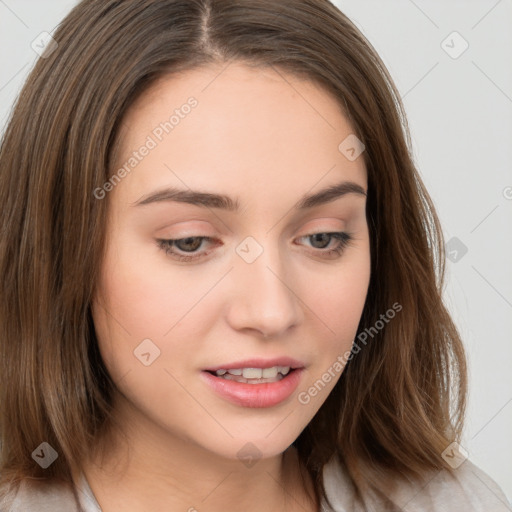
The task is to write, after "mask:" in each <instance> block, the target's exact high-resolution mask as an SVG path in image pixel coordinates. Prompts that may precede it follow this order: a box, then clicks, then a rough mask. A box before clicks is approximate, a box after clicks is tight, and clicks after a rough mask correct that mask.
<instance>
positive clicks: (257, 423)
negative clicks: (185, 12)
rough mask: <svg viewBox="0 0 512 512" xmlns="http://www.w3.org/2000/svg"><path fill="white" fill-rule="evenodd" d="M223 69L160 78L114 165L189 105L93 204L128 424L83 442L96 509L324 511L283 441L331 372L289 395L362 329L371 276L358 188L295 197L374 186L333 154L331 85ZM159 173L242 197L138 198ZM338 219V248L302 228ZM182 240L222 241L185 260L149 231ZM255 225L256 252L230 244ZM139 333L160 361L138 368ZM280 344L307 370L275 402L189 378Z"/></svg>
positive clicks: (106, 351) (333, 227)
mask: <svg viewBox="0 0 512 512" xmlns="http://www.w3.org/2000/svg"><path fill="white" fill-rule="evenodd" d="M223 68H224V66H223V67H204V68H200V69H196V70H193V71H188V72H186V73H182V74H180V75H174V76H169V77H166V78H165V79H162V80H160V81H159V82H158V83H157V84H155V85H154V86H153V87H152V89H150V90H149V91H146V92H145V93H144V94H143V95H142V96H141V97H140V98H139V99H138V101H137V102H136V103H134V104H133V105H132V106H131V108H130V110H129V111H128V113H127V115H126V116H125V119H124V120H123V125H122V130H121V132H120V141H121V146H120V147H121V151H120V153H119V155H120V156H119V158H118V160H117V162H116V165H119V166H121V165H123V163H124V162H125V161H126V160H127V158H129V156H130V154H131V152H132V151H134V150H136V149H137V148H140V146H141V145H142V144H144V141H145V140H146V139H147V136H148V135H149V134H151V132H152V130H153V129H154V128H155V126H157V125H159V123H161V122H162V121H164V120H166V119H167V118H168V117H169V114H166V113H168V112H172V111H173V110H174V109H176V108H179V107H180V106H181V105H183V104H184V103H186V101H187V98H189V97H190V96H194V97H195V98H196V99H197V100H198V106H197V107H196V108H195V109H192V111H191V113H190V114H189V115H188V116H186V117H184V119H182V120H180V123H179V125H178V126H176V127H175V128H174V130H173V131H172V132H171V133H170V134H168V135H166V136H165V137H164V138H163V140H162V141H161V142H160V143H159V144H158V146H157V147H156V148H155V149H153V150H152V151H151V152H150V153H149V154H148V155H147V156H146V157H145V158H144V159H143V160H142V161H141V162H140V163H139V164H138V165H137V166H136V167H135V168H134V169H133V171H132V172H131V173H129V174H128V175H127V176H126V177H125V178H123V179H122V180H121V182H120V183H119V184H117V185H116V186H115V187H114V189H113V190H112V191H110V192H109V194H108V197H107V198H106V199H103V200H108V201H109V222H108V229H107V232H108V236H107V247H106V252H105V257H104V260H103V263H102V269H101V277H100V280H99V282H98V283H97V292H96V297H95V300H94V303H93V317H94V323H95V328H96V332H97V336H98V343H99V347H100V351H101V354H102V357H103V359H104V361H105V364H106V366H107V369H108V371H109V373H110V374H111V376H112V378H113V380H114V382H115V383H116V385H117V388H118V393H117V394H116V397H115V407H114V411H115V417H116V419H117V420H118V422H119V424H120V425H121V428H122V431H121V430H120V431H112V432H110V435H109V437H108V441H106V442H105V443H104V445H105V451H104V453H103V454H102V456H100V455H99V452H98V453H94V454H91V458H90V460H88V461H85V463H84V466H83V470H84V473H85V476H86V478H87V480H88V482H89V484H90V486H91V489H92V490H93V492H94V494H95V496H96V498H97V500H98V502H99V504H100V506H101V507H102V509H103V511H104V512H113V511H117V510H124V511H128V512H130V511H133V512H135V511H137V512H142V511H163V510H183V511H187V510H189V511H190V512H191V511H193V510H197V511H201V510H208V511H209V512H220V511H225V510H233V506H234V504H236V507H237V508H238V509H239V510H244V511H246V512H252V511H256V510H258V511H261V510H269V511H277V510H279V511H281V512H282V511H283V510H300V507H303V508H304V510H317V507H318V504H317V503H312V502H310V501H308V500H307V496H306V491H307V489H308V488H309V490H311V487H310V482H307V485H306V486H304V485H303V484H302V483H301V481H300V478H299V473H298V463H297V459H296V453H295V451H294V449H293V448H290V445H291V444H292V442H293V441H294V440H295V439H296V438H297V437H298V435H299V434H300V432H301V431H302V430H303V429H304V428H305V427H306V425H307V424H308V423H309V421H310V420H311V419H312V417H313V416H314V415H315V413H316V412H317V410H318V409H319V408H320V406H321V405H322V403H323V402H324V401H325V399H326V398H327V396H328V394H329V392H330V390H331V389H332V388H333V387H334V385H335V383H336V382H337V380H338V378H339V376H340V374H341V371H339V372H336V376H335V378H333V379H332V380H331V381H330V382H329V383H328V384H326V385H325V387H324V389H322V391H320V392H319V393H318V394H317V395H316V396H315V397H312V398H311V400H310V401H309V403H307V404H301V403H300V402H299V401H298V394H299V393H300V392H301V391H304V390H307V389H308V388H309V387H310V386H311V385H312V384H313V383H314V382H315V381H317V379H319V378H320V377H321V376H322V374H323V373H324V372H325V371H326V370H327V369H328V368H329V367H332V366H333V363H334V362H335V361H336V360H337V358H338V356H340V355H341V354H343V353H345V352H346V351H347V350H350V348H351V346H352V343H353V340H354V338H355V336H356V334H357V332H356V331H357V326H358V323H359V319H360V316H361V313H362V310H363V306H364V302H365V299H366V294H367V291H368V284H369V279H370V246H369V234H368V226H367V221H366V216H365V205H366V197H365V196H364V195H357V194H354V193H351V194H347V195H344V196H343V197H340V198H338V199H335V200H332V201H331V202H328V203H326V204H323V205H320V206H318V207H314V208H310V209H308V210H305V211H301V212H296V211H294V210H293V208H292V206H293V205H294V204H295V203H296V202H297V201H298V200H299V198H301V197H302V196H303V195H304V194H306V193H313V192H316V191H318V190H320V189H321V188H323V187H326V186H328V185H333V184H337V183H339V182H341V181H344V180H350V181H353V182H356V183H358V184H359V185H360V186H361V187H363V188H364V190H367V175H366V168H365V165H364V161H363V158H362V157H361V158H357V159H356V160H354V161H350V160H348V159H347V158H346V157H345V156H344V155H343V154H342V153H341V152H340V151H339V150H338V145H339V144H340V142H341V141H343V140H344V139H345V138H346V137H347V136H348V135H350V134H351V133H353V129H352V128H351V126H350V124H349V123H348V121H347V119H346V118H345V116H344V115H343V112H342V111H341V109H340V107H339V105H338V103H337V102H336V100H335V98H334V97H332V96H331V95H330V94H329V93H327V92H326V91H325V90H324V89H322V88H320V87H319V86H318V85H315V84H313V83H312V82H309V81H304V80H300V79H298V78H296V77H293V76H291V75H289V74H286V73H283V72H281V71H280V72H279V73H278V72H276V70H273V69H270V68H269V69H265V70H263V69H255V68H249V67H247V66H245V65H243V64H241V63H231V64H230V65H229V66H228V67H227V68H226V69H224V70H223ZM221 71H222V72H221ZM116 168H117V167H116ZM164 186H175V187H180V188H182V189H187V188H192V189H197V190H201V191H209V192H215V193H222V194H227V195H229V196H231V197H232V198H233V199H235V198H236V199H238V201H239V203H240V206H241V209H240V211H239V212H237V213H236V212H229V211H225V210H221V209H217V208H209V209H208V208H204V207H200V206H196V205H190V204H185V203H178V202H173V201H162V202H157V203H152V204H147V205H142V206H141V205H139V206H134V203H135V202H137V201H138V200H139V199H141V198H143V197H145V196H147V195H148V194H149V193H151V192H153V191H155V190H157V189H159V188H161V187H164ZM333 231H336V232H337V231H348V232H349V233H351V234H352V235H353V240H352V241H351V243H350V245H349V246H347V247H346V248H345V249H344V250H343V251H342V252H341V254H339V255H336V254H334V255H330V256H326V252H327V251H328V250H329V249H331V248H334V247H336V244H337V241H336V239H332V240H330V242H329V239H327V242H325V243H324V245H326V244H327V243H328V244H329V245H328V247H327V249H325V248H321V247H322V246H321V245H320V246H319V245H314V243H315V242H314V240H312V239H311V237H309V238H308V237H307V236H306V235H311V234H314V233H326V232H333ZM187 236H209V237H212V238H213V239H215V240H217V241H216V242H213V243H211V244H209V243H208V242H204V243H203V244H202V245H201V246H200V248H199V249H198V250H196V254H203V255H204V254H205V253H207V254H206V256H204V257H202V258H198V259H196V260H195V261H189V262H183V261H178V260H177V259H174V258H173V257H172V256H171V255H169V254H166V252H165V251H164V250H162V249H161V248H160V247H159V246H158V245H157V242H156V241H155V240H156V239H163V238H168V239H169V238H175V239H176V238H186V237H187ZM248 236H252V237H253V238H254V239H255V240H256V241H257V242H258V243H259V244H260V245H261V247H262V248H263V252H262V254H261V255H260V256H259V257H258V258H257V259H256V260H255V261H254V262H253V263H250V264H249V263H247V262H246V261H244V259H242V258H241V257H240V256H239V254H237V252H236V251H235V249H236V247H237V246H238V245H239V244H240V243H241V242H242V241H243V240H244V239H245V238H246V237H248ZM317 247H320V248H317ZM186 248H187V246H186V245H185V249H186ZM174 250H176V251H177V252H179V249H178V248H176V247H175V248H174ZM181 252H182V253H184V251H183V250H182V251H181ZM230 269H231V270H230ZM228 271H229V272H228ZM315 284H316V286H315ZM265 336H266V337H265ZM147 338H149V339H151V340H152V342H153V343H154V344H155V345H156V346H157V347H158V348H159V350H160V356H159V357H158V358H157V359H155V360H154V362H152V364H151V365H149V366H144V365H143V364H142V363H141V362H140V361H139V359H137V358H136V357H135V356H134V350H135V349H136V347H137V346H138V345H139V344H140V343H141V341H142V340H144V339H147ZM278 356H290V357H293V358H295V359H298V360H300V361H302V362H303V363H304V366H305V367H306V371H305V372H304V374H303V377H302V379H301V382H300V384H299V387H298V389H297V391H296V392H295V393H294V394H293V395H292V396H291V397H290V398H289V399H287V400H285V401H284V402H282V403H280V404H278V405H276V406H274V407H269V408H247V407H242V406H240V405H235V404H233V403H231V402H228V401H226V400H225V399H223V398H222V397H220V396H219V395H217V394H216V393H215V392H214V391H213V390H212V389H211V388H210V387H209V386H208V385H206V384H205V382H204V381H203V379H201V378H200V373H201V370H202V369H204V368H206V367H208V366H212V365H220V364H221V363H223V362H231V361H237V360H240V359H247V358H251V357H263V358H272V357H278ZM105 439H107V438H105ZM123 440H127V444H125V443H123ZM248 442H250V443H252V444H253V445H254V446H256V447H257V449H258V450H259V452H260V454H261V458H260V459H259V460H258V461H257V462H256V464H254V465H253V466H251V467H248V466H246V465H245V464H244V463H243V461H241V460H240V459H239V458H238V457H237V452H238V451H239V450H240V449H241V448H242V447H243V446H244V445H245V444H246V443H248ZM127 448H129V450H127ZM298 505H300V507H299V506H298Z"/></svg>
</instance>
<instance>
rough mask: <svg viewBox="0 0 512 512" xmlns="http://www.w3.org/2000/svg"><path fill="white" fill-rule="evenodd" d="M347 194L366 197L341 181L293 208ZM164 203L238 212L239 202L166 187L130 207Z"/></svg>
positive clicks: (299, 208) (203, 193)
mask: <svg viewBox="0 0 512 512" xmlns="http://www.w3.org/2000/svg"><path fill="white" fill-rule="evenodd" d="M347 194H357V195H360V196H364V197H366V191H365V190H364V188H363V187H361V185H359V184H357V183H355V182H353V181H343V182H341V183H337V184H335V185H330V186H328V187H326V188H323V189H322V190H320V191H318V192H315V193H314V194H306V195H304V196H303V197H302V198H301V199H299V201H297V203H295V205H294V208H295V209H296V210H305V209H307V208H313V207H315V206H320V205H322V204H325V203H329V202H331V201H334V200H335V199H338V198H340V197H343V196H346V195H347ZM164 201H176V202H179V203H187V204H192V205H195V206H200V207H204V208H219V209H222V210H227V211H230V212H237V211H239V210H240V202H239V201H238V199H236V198H235V199H233V198H231V197H229V196H227V195H224V194H214V193H211V192H201V191H199V190H192V189H188V190H183V189H179V188H175V187H166V188H164V189H161V190H157V191H155V192H152V193H150V194H148V195H145V196H142V197H141V198H140V199H139V200H137V201H135V202H134V203H132V206H142V205H147V204H152V203H160V202H164Z"/></svg>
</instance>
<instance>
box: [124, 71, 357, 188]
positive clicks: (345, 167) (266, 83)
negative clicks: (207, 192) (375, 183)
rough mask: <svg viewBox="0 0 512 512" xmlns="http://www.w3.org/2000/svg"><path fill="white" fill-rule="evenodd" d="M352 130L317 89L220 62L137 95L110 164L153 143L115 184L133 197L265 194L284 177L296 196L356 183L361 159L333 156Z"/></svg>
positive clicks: (307, 83) (294, 79)
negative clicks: (162, 188)
mask: <svg viewBox="0 0 512 512" xmlns="http://www.w3.org/2000/svg"><path fill="white" fill-rule="evenodd" d="M191 98H193V103H194V104H195V106H194V107H190V106H188V105H190V104H192V103H191ZM170 121H172V122H170ZM352 133H353V128H352V127H351V125H350V123H349V121H348V120H347V119H346V117H345V116H344V114H343V112H342V109H341V107H340V104H339V102H338V101H337V99H336V98H335V97H334V96H333V95H332V94H330V93H329V92H328V91H327V90H325V89H324V88H322V87H321V86H319V85H318V84H316V83H314V82H312V81H308V80H304V79H301V78H297V77H295V76H294V75H290V74H288V73H286V72H284V71H282V70H279V69H277V68H255V67H249V66H247V65H244V64H240V63H230V64H224V65H222V66H209V67H202V68H199V69H195V70H190V71H186V72H182V73H178V74H173V75H168V76H166V77H163V78H161V79H160V80H158V81H157V82H156V83H155V84H153V86H152V87H151V88H150V89H148V90H147V91H145V92H144V93H143V94H142V95H141V96H140V97H139V98H138V100H137V101H136V102H135V103H134V104H133V105H132V106H131V107H130V109H129V110H128V112H127V114H126V116H125V118H124V119H123V122H122V126H121V130H120V133H119V136H120V152H119V154H118V158H117V159H116V165H117V166H122V165H123V164H125V163H126V162H127V160H128V158H129V157H130V155H132V154H133V151H136V150H137V149H138V148H140V147H142V146H143V145H145V144H146V143H147V141H148V140H149V139H151V140H152V141H153V142H154V144H152V145H154V146H155V147H154V148H152V149H151V151H150V152H149V154H147V156H145V157H144V159H143V160H142V161H141V162H138V163H137V166H136V167H135V168H134V171H133V172H131V173H130V174H131V175H130V177H129V179H128V180H126V181H127V182H129V183H130V184H129V185H127V186H126V187H124V188H125V189H126V191H127V192H128V193H131V194H132V195H133V194H135V195H137V194H138V195H139V196H140V195H141V194H142V193H144V192H147V191H148V190H149V188H150V187H151V186H153V185H161V184H180V185H181V186H183V185H186V186H189V187H192V188H197V187H198V186H203V187H204V188H208V189H214V188H217V189H218V187H219V185H218V184H219V182H221V183H222V184H223V187H224V188H225V187H226V186H227V187H229V188H230V189H239V190H240V191H241V192H242V190H243V189H244V188H245V189H247V188H248V186H250V188H251V190H253V191H256V190H257V189H258V186H259V185H260V186H261V187H262V189H261V192H265V184H266V185H269V184H272V185H273V186H274V187H279V185H282V186H283V187H285V188H290V178H292V179H293V182H294V183H293V186H294V185H296V186H297V187H298V188H300V189H301V190H302V191H303V189H304V188H307V189H309V188H311V187H312V186H314V184H315V182H318V181H319V180H320V179H322V177H323V176H326V175H327V174H328V175H329V176H328V178H329V179H328V181H330V182H334V181H336V182H337V181H339V179H340V178H342V179H343V178H345V179H351V180H353V181H354V180H357V179H359V181H360V183H361V184H364V183H366V170H365V167H364V162H363V158H358V159H356V160H355V161H350V160H348V159H347V158H346V157H345V156H344V154H342V153H341V152H340V150H339V145H340V143H341V142H342V141H343V140H344V139H346V137H347V136H349V135H351V134H352ZM160 139H161V140H160ZM177 180H178V181H177ZM179 181H181V183H179ZM323 184H324V185H325V184H328V183H327V182H326V183H323ZM293 186H292V188H293Z"/></svg>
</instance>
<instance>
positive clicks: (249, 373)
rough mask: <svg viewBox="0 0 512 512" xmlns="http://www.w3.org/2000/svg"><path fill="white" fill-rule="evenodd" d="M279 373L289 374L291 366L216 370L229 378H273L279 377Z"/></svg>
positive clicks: (216, 372) (219, 375)
mask: <svg viewBox="0 0 512 512" xmlns="http://www.w3.org/2000/svg"><path fill="white" fill-rule="evenodd" d="M278 373H280V374H281V375H283V376H284V375H288V373H290V367H289V366H272V368H233V369H231V370H224V369H221V370H216V371H215V375H217V376H218V377H224V378H226V379H228V380H233V379H230V378H229V376H230V375H233V376H237V377H243V378H244V379H262V378H263V379H273V378H275V377H277V375H278Z"/></svg>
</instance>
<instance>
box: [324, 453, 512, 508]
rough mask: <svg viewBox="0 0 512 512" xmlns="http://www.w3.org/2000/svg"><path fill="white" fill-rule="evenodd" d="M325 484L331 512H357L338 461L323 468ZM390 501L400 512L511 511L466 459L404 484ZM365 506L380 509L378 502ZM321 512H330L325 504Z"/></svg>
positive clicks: (489, 481) (497, 490)
mask: <svg viewBox="0 0 512 512" xmlns="http://www.w3.org/2000/svg"><path fill="white" fill-rule="evenodd" d="M324 485H325V490H326V494H327V497H328V498H329V501H330V502H331V503H332V505H333V507H334V508H333V510H334V512H342V511H343V512H344V511H348V510H351V511H352V510H354V511H355V510H359V509H358V508H357V504H356V503H355V498H354V490H353V488H352V485H351V484H350V483H349V479H348V477H347V475H346V473H345V472H344V471H343V469H342V468H341V466H340V465H339V464H338V463H337V462H334V461H331V462H329V464H327V465H326V466H325V467H324ZM389 498H390V500H391V501H392V503H394V504H395V505H396V506H397V509H398V510H401V511H403V512H420V511H421V512H424V511H425V510H428V511H429V512H445V511H450V512H457V511H461V512H490V511H491V510H492V511H493V512H507V511H508V512H510V511H512V507H511V506H510V504H509V502H508V500H507V498H506V496H505V494H504V493H503V491H502V490H501V489H500V487H499V486H498V485H497V484H496V482H495V481H494V480H493V479H492V478H491V477H489V475H487V474H486V473H485V472H484V471H482V470H481V469H480V468H478V467H477V466H475V465H474V464H473V463H472V462H471V461H469V460H466V461H465V462H464V463H463V464H461V465H460V466H459V467H458V468H457V469H452V470H447V469H443V470H440V471H436V472H430V473H429V474H428V475H427V476H426V477H425V479H424V480H423V481H422V482H421V483H417V482H410V481H403V482H401V483H400V484H398V485H397V487H396V489H395V490H394V491H393V493H392V494H390V495H389ZM367 505H373V506H374V507H375V510H380V509H379V504H378V503H367ZM322 510H323V511H325V512H327V511H329V512H330V511H331V509H329V508H327V506H326V505H324V508H323V509H322ZM370 510H374V509H373V508H370Z"/></svg>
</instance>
